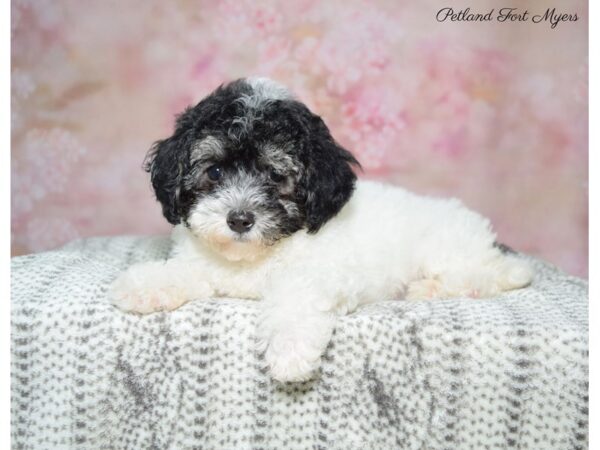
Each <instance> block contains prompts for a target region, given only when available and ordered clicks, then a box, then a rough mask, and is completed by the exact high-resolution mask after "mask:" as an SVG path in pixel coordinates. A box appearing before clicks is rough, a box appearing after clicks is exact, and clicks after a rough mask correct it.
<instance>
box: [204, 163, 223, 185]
mask: <svg viewBox="0 0 600 450" xmlns="http://www.w3.org/2000/svg"><path fill="white" fill-rule="evenodd" d="M206 174H207V175H208V178H210V180H211V181H219V180H220V179H221V176H222V175H223V169H221V167H220V166H218V165H216V164H215V165H214V166H210V167H209V168H208V169H206Z"/></svg>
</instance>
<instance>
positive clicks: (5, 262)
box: [0, 0, 11, 448]
mask: <svg viewBox="0 0 600 450" xmlns="http://www.w3.org/2000/svg"><path fill="white" fill-rule="evenodd" d="M10 30H11V28H10V1H9V0H3V1H0V33H1V37H0V67H1V69H0V93H3V94H2V95H1V96H0V98H1V99H2V100H0V139H1V141H0V230H1V236H0V254H1V255H2V258H1V262H0V264H1V265H0V308H1V309H0V320H2V322H3V323H2V325H0V333H1V337H0V343H1V344H0V345H2V351H1V353H0V355H1V356H0V364H1V366H0V405H2V418H1V420H0V447H1V448H10V152H9V149H10Z"/></svg>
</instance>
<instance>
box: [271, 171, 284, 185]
mask: <svg viewBox="0 0 600 450" xmlns="http://www.w3.org/2000/svg"><path fill="white" fill-rule="evenodd" d="M269 177H270V178H271V180H273V181H274V182H275V183H281V182H282V181H283V180H285V176H283V175H281V174H279V173H277V172H275V171H274V170H271V172H270V173H269Z"/></svg>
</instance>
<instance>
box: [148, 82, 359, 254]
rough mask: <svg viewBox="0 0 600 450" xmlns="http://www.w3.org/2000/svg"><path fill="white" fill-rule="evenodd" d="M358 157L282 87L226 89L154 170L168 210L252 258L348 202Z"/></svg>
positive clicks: (156, 155) (154, 152)
mask: <svg viewBox="0 0 600 450" xmlns="http://www.w3.org/2000/svg"><path fill="white" fill-rule="evenodd" d="M352 164H356V165H358V162H357V161H356V159H355V158H354V157H353V156H352V155H351V154H350V153H349V152H348V151H346V150H345V149H343V148H342V147H340V146H339V145H338V144H337V143H336V142H335V141H334V140H333V138H332V137H331V135H330V133H329V130H328V129H327V127H326V126H325V124H324V123H323V121H322V120H321V118H320V117H319V116H317V115H315V114H313V113H311V112H310V111H309V110H308V108H307V107H306V106H305V105H304V104H302V103H300V102H299V101H297V100H295V99H294V98H293V96H292V95H291V94H290V93H289V92H288V91H287V90H286V89H285V88H283V87H282V86H280V85H279V84H277V83H275V82H273V81H271V80H268V79H265V78H249V79H241V80H237V81H234V82H232V83H230V84H227V85H224V86H221V87H219V88H218V89H217V90H216V91H214V92H213V93H212V94H210V95H209V96H208V97H206V98H205V99H203V100H202V101H201V102H200V103H198V104H197V105H196V106H194V107H190V108H188V109H186V110H185V111H184V112H183V113H182V114H181V115H180V116H179V117H178V118H177V122H176V126H175V131H174V133H173V135H172V136H171V137H169V138H167V139H164V140H161V141H158V142H156V143H155V144H154V146H153V148H152V149H151V151H150V153H149V154H148V158H147V163H146V168H147V170H148V171H149V172H150V173H151V178H152V185H153V187H154V190H155V192H156V197H157V199H158V200H159V201H160V203H161V204H162V208H163V214H164V216H165V217H166V219H167V220H168V221H169V222H170V223H172V224H179V223H182V224H184V225H185V226H186V227H188V228H189V229H190V231H191V232H192V233H193V234H194V235H195V236H196V237H198V238H199V239H202V240H204V241H205V242H206V243H208V244H209V245H210V246H211V247H212V248H213V249H215V250H217V251H218V252H219V253H221V254H222V255H223V256H225V257H226V258H228V259H230V260H241V259H248V260H252V259H254V258H256V257H257V256H259V255H261V254H262V253H263V252H264V251H265V250H266V249H267V248H268V247H269V246H270V245H272V244H273V243H275V242H277V241H278V240H280V239H282V238H284V237H286V236H289V235H290V234H292V233H294V232H296V231H298V230H300V229H302V228H306V229H307V230H308V232H309V233H315V232H317V231H318V230H319V228H320V227H321V226H322V225H323V224H324V223H325V222H327V221H328V220H329V219H331V218H332V217H333V216H334V215H335V214H337V213H338V211H339V210H340V209H341V208H342V206H343V205H344V204H345V203H346V202H347V201H348V199H349V198H350V196H351V195H352V191H353V189H354V182H355V180H356V176H355V175H354V173H353V171H352V169H351V165H352Z"/></svg>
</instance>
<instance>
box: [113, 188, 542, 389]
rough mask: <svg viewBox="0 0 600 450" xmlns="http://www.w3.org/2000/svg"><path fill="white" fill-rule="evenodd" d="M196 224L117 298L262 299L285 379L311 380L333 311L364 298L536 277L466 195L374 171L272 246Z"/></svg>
mask: <svg viewBox="0 0 600 450" xmlns="http://www.w3.org/2000/svg"><path fill="white" fill-rule="evenodd" d="M195 226H201V224H199V223H198V224H194V223H192V224H191V228H190V229H187V228H185V227H184V226H181V225H179V226H176V227H175V228H174V230H173V240H174V254H173V258H172V259H171V260H169V261H168V262H167V263H160V264H159V263H157V262H148V263H142V264H139V265H136V266H133V267H132V268H130V269H129V270H128V271H127V272H126V273H125V274H124V275H122V276H121V277H120V278H119V279H118V280H117V281H116V282H115V284H114V285H113V290H112V298H113V301H114V303H115V304H116V305H117V306H119V307H120V308H122V309H125V310H128V311H137V312H141V313H147V312H149V311H152V310H157V309H167V310H169V309H173V308H177V307H179V306H180V305H182V304H183V303H185V302H186V301H189V300H192V299H197V298H207V297H211V296H231V297H244V298H251V299H261V300H262V314H261V318H260V325H259V327H258V334H259V342H260V345H261V349H262V350H263V351H264V352H265V359H266V363H267V364H268V366H269V368H270V371H271V374H272V376H273V377H274V378H275V379H277V380H280V381H299V380H306V379H308V378H309V377H310V376H311V375H312V373H313V372H314V370H315V369H317V368H318V367H319V362H320V358H321V355H322V354H323V352H324V350H325V348H326V347H327V344H328V343H329V339H330V337H331V334H332V331H333V328H334V326H335V319H336V316H339V315H342V314H347V313H349V312H351V311H353V310H354V309H355V308H356V307H357V306H359V305H362V304H366V303H370V302H375V301H378V300H389V299H396V298H408V299H424V298H448V297H455V296H471V297H490V296H494V295H496V294H498V293H500V292H502V291H504V290H509V289H515V288H520V287H523V286H526V285H527V284H528V283H529V282H530V281H531V279H532V271H531V268H530V267H529V266H528V264H527V263H525V262H524V261H522V260H520V259H518V258H517V257H514V256H511V255H505V254H502V253H501V252H500V251H499V250H498V249H497V248H495V247H494V246H493V244H494V241H495V235H494V233H493V232H492V231H491V228H490V223H489V221H488V220H487V219H485V218H483V217H481V216H480V215H478V214H476V213H474V212H472V211H470V210H468V209H467V208H466V207H464V206H463V205H462V204H461V203H460V202H459V201H458V200H456V199H450V200H444V199H437V198H432V197H420V196H417V195H415V194H412V193H410V192H408V191H406V190H403V189H401V188H398V187H392V186H389V185H384V184H380V183H375V182H368V181H359V182H357V188H356V192H355V193H354V195H353V196H352V197H351V199H350V201H349V202H348V204H346V206H345V207H344V208H343V209H342V210H341V211H340V213H339V214H338V215H337V216H336V217H334V218H333V219H331V220H330V221H329V222H328V223H326V224H325V225H324V226H323V228H322V229H321V230H320V231H319V232H317V233H316V234H314V235H310V234H307V233H306V232H305V231H299V232H297V233H295V234H293V235H292V236H290V237H288V238H285V239H283V240H281V241H279V242H277V243H276V244H274V245H266V244H265V245H263V244H262V243H260V242H258V241H252V240H250V241H248V242H236V241H231V242H230V244H231V245H232V246H234V247H235V248H238V250H239V248H242V249H246V250H245V251H241V250H240V251H237V252H236V251H231V254H228V252H227V251H221V250H222V249H219V248H218V247H215V246H214V245H212V244H211V243H209V242H207V240H206V239H204V238H199V237H198V236H203V234H202V233H195V231H194V230H195ZM222 229H223V230H225V225H223V224H222ZM232 255H233V256H232ZM149 299H150V300H149Z"/></svg>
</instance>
